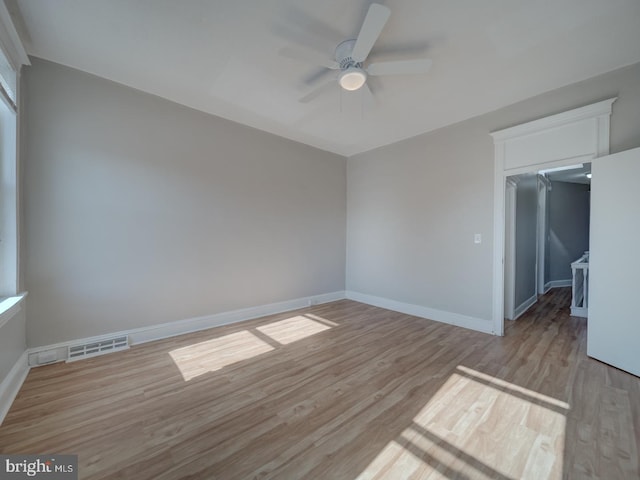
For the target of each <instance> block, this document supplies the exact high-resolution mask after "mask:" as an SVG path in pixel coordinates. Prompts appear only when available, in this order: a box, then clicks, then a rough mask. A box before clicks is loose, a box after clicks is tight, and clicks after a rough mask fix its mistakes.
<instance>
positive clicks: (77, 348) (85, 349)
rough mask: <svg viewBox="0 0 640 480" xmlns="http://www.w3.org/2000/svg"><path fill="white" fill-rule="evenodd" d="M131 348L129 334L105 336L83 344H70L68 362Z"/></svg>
mask: <svg viewBox="0 0 640 480" xmlns="http://www.w3.org/2000/svg"><path fill="white" fill-rule="evenodd" d="M127 348H129V336H128V335H123V336H121V337H113V338H105V339H104V340H100V341H98V342H91V343H85V344H82V345H71V346H69V355H68V357H67V362H73V361H74V360H81V359H83V358H91V357H96V356H98V355H104V354H106V353H111V352H116V351H118V350H126V349H127Z"/></svg>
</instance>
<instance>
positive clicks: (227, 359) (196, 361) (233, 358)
mask: <svg viewBox="0 0 640 480" xmlns="http://www.w3.org/2000/svg"><path fill="white" fill-rule="evenodd" d="M272 350H274V347H272V346H271V345H269V344H268V343H266V342H265V341H263V340H260V339H259V338H258V337H256V336H255V335H254V334H252V333H251V332H248V331H246V330H243V331H241V332H236V333H231V334H229V335H225V336H224V337H219V338H214V339H212V340H207V341H205V342H200V343H196V344H193V345H189V346H188V347H182V348H178V349H176V350H172V351H170V352H169V355H171V358H172V359H173V361H174V362H175V364H176V365H177V366H178V368H179V369H180V373H182V377H183V378H184V379H185V380H186V381H188V380H191V379H192V378H195V377H198V376H200V375H202V374H204V373H207V372H215V371H216V370H220V369H221V368H223V367H226V366H227V365H231V364H233V363H236V362H240V361H242V360H247V359H249V358H252V357H255V356H257V355H261V354H263V353H266V352H270V351H272Z"/></svg>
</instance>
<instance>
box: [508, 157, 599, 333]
mask: <svg viewBox="0 0 640 480" xmlns="http://www.w3.org/2000/svg"><path fill="white" fill-rule="evenodd" d="M590 173H591V164H590V163H586V164H577V165H571V166H563V167H559V168H548V169H544V170H538V171H534V172H532V173H524V174H520V175H514V176H509V177H507V179H506V192H505V257H504V260H505V263H504V265H505V272H504V289H505V290H504V304H505V310H504V317H505V319H507V320H516V319H517V318H519V317H520V316H521V315H523V314H524V313H525V312H526V311H527V310H529V309H530V308H531V307H532V306H533V305H535V304H536V303H537V301H538V298H539V297H540V296H541V295H544V294H545V293H547V292H548V291H549V290H551V289H552V288H558V287H569V286H571V285H572V276H573V274H572V267H571V263H572V262H574V261H576V260H577V259H579V258H581V257H582V256H583V255H584V254H585V252H586V251H588V250H589V213H590V198H589V197H590V181H591V180H590V176H591V175H590ZM567 306H568V305H567Z"/></svg>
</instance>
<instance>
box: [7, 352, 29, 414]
mask: <svg viewBox="0 0 640 480" xmlns="http://www.w3.org/2000/svg"><path fill="white" fill-rule="evenodd" d="M28 373H29V365H28V364H27V352H26V351H25V352H24V353H23V354H22V355H20V358H19V359H18V361H17V362H16V363H15V365H14V366H13V367H12V368H11V370H9V373H8V374H7V376H6V377H5V378H4V380H2V383H0V425H2V422H3V421H4V417H6V416H7V413H9V408H11V404H12V403H13V400H14V399H15V398H16V395H18V391H20V387H22V384H23V383H24V380H25V379H26V378H27V374H28Z"/></svg>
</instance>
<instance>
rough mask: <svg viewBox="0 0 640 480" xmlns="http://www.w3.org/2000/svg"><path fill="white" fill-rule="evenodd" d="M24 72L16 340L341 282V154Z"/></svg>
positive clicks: (211, 309)
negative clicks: (20, 297)
mask: <svg viewBox="0 0 640 480" xmlns="http://www.w3.org/2000/svg"><path fill="white" fill-rule="evenodd" d="M24 76H25V82H24V88H25V92H24V94H25V103H26V105H25V106H26V111H25V131H24V132H23V133H24V134H26V135H27V145H26V152H24V153H25V155H24V157H23V161H24V165H23V171H24V219H25V220H24V234H23V239H24V248H23V252H24V255H23V263H24V268H25V287H26V289H27V290H28V291H29V297H28V299H27V302H28V307H29V316H28V339H29V345H30V346H39V345H43V344H51V343H55V342H60V341H66V340H70V339H75V338H83V337H87V336H92V335H98V334H103V333H108V332H114V331H118V330H124V329H131V328H137V327H144V326H148V325H153V324H159V323H163V322H168V321H173V320H180V319H185V318H192V317H196V316H202V315H210V314H215V313H219V312H225V311H230V310H234V309H239V308H244V307H251V306H257V305H263V304H268V303H273V302H278V301H284V300H290V299H294V298H299V297H304V296H309V295H315V294H322V293H328V292H333V291H340V290H344V270H345V240H344V239H345V228H346V172H345V169H346V160H345V158H343V157H340V156H337V155H334V154H330V153H327V152H323V151H320V150H317V149H314V148H311V147H308V146H305V145H302V144H298V143H295V142H292V141H288V140H285V139H282V138H280V137H276V136H274V135H270V134H267V133H264V132H260V131H257V130H254V129H251V128H248V127H245V126H241V125H239V124H235V123H232V122H229V121H227V120H223V119H220V118H217V117H214V116H211V115H207V114H204V113H201V112H198V111H195V110H191V109H189V108H186V107H183V106H180V105H177V104H174V103H171V102H169V101H166V100H163V99H160V98H158V97H155V96H152V95H148V94H145V93H142V92H139V91H136V90H133V89H130V88H128V87H124V86H122V85H118V84H115V83H113V82H110V81H107V80H104V79H101V78H98V77H94V76H91V75H88V74H85V73H82V72H79V71H76V70H73V69H70V68H67V67H63V66H60V65H56V64H53V63H49V62H45V61H42V60H38V59H33V65H32V66H31V67H30V68H26V69H25V72H24Z"/></svg>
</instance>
